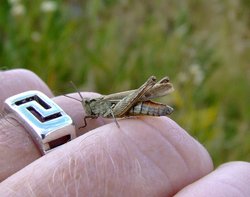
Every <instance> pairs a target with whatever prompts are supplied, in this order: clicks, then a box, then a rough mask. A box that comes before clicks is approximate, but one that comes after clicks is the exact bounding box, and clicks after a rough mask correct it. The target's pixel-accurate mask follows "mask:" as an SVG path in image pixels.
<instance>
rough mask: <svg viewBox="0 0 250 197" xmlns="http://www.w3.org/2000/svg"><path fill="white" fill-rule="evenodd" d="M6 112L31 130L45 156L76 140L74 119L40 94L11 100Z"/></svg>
mask: <svg viewBox="0 0 250 197" xmlns="http://www.w3.org/2000/svg"><path fill="white" fill-rule="evenodd" d="M4 110H5V111H6V112H7V113H8V114H10V116H11V117H12V118H14V119H16V120H17V121H18V122H19V123H20V124H22V125H23V126H24V127H25V128H26V129H27V131H28V132H29V134H30V135H31V136H32V139H33V140H34V142H35V144H36V145H37V147H38V148H39V150H40V152H41V154H42V155H44V154H47V153H48V152H50V151H51V150H54V149H55V148H57V147H58V146H60V145H63V144H65V143H66V142H68V141H71V140H72V139H74V138H75V137H76V133H75V126H74V124H73V121H72V119H71V118H70V117H69V116H68V115H67V114H66V113H65V112H64V111H63V110H62V109H61V108H60V107H59V106H58V105H57V104H56V103H54V102H53V101H52V100H51V99H49V98H48V97H47V96H46V95H45V94H43V93H41V92H39V91H36V90H32V91H27V92H23V93H21V94H17V95H15V96H11V97H9V98H7V99H6V100H5V102H4Z"/></svg>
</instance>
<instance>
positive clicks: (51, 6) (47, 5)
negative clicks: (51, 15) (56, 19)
mask: <svg viewBox="0 0 250 197" xmlns="http://www.w3.org/2000/svg"><path fill="white" fill-rule="evenodd" d="M40 9H41V10H42V11H43V12H53V11H55V10H57V3H56V2H55V1H43V2H42V4H41V6H40Z"/></svg>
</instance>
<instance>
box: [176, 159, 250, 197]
mask: <svg viewBox="0 0 250 197" xmlns="http://www.w3.org/2000/svg"><path fill="white" fill-rule="evenodd" d="M249 183H250V163H248V162H230V163H227V164H224V165H222V166H220V167H219V168H217V169H216V170H215V171H213V172H212V173H210V174H209V175H207V176H205V177H203V178H202V179H200V180H198V181H196V182H195V183H193V184H191V185H189V186H187V187H185V188H184V189H183V190H181V191H180V192H179V193H178V194H177V195H176V196H178V197H185V196H188V197H189V196H204V197H206V196H207V197H210V196H214V197H217V196H218V197H219V196H227V197H234V196H250V187H249Z"/></svg>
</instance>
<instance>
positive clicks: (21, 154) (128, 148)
mask: <svg viewBox="0 0 250 197" xmlns="http://www.w3.org/2000/svg"><path fill="white" fill-rule="evenodd" d="M0 84H1V85H0V91H1V95H0V105H3V101H4V100H5V99H6V98H8V97H9V96H12V95H14V94H17V93H20V92H23V91H27V90H31V89H36V90H39V91H42V92H44V93H45V94H47V95H48V96H49V97H51V98H52V99H53V100H54V101H55V102H56V103H57V104H58V105H59V106H61V107H62V108H63V109H64V110H65V112H66V113H68V114H69V115H70V116H71V117H72V119H73V120H74V122H75V124H76V128H77V134H78V137H77V138H76V139H75V140H73V141H71V142H70V143H68V144H66V145H63V146H61V147H60V148H58V149H57V150H54V151H53V152H51V153H49V154H47V155H45V156H43V157H41V155H40V153H39V151H38V150H37V148H36V146H35V144H34V143H33V141H32V139H31V137H30V136H29V134H28V132H27V131H25V129H24V128H23V127H22V126H21V125H18V123H17V122H16V121H15V120H12V119H8V116H6V114H4V113H3V112H2V118H1V122H0V123H1V125H0V142H1V143H0V166H1V170H0V179H1V180H2V182H1V183H0V196H28V195H30V196H51V195H53V196H65V195H68V196H77V195H78V196H105V195H106V196H164V197H166V196H173V195H176V196H249V195H250V188H249V182H250V165H249V163H247V162H230V163H227V164H224V165H222V166H220V167H219V168H217V169H215V170H214V169H213V163H212V161H211V158H210V155H209V153H208V152H207V151H206V149H205V148H204V147H203V146H202V145H201V144H200V143H199V142H197V141H196V140H195V139H194V138H193V137H192V136H190V135H189V134H188V133H187V132H186V131H185V130H183V129H182V128H181V127H180V126H178V124H177V123H175V122H174V121H173V120H171V119H169V118H166V117H160V118H158V117H157V118H155V117H141V118H132V119H124V120H118V121H119V125H120V128H118V127H117V126H116V125H115V123H114V122H113V120H105V119H101V118H98V119H93V120H89V121H88V125H87V127H85V128H84V129H78V128H80V127H81V126H82V124H83V118H84V115H85V113H84V110H83V108H82V105H81V103H80V102H78V101H76V100H73V99H70V98H66V97H65V96H58V97H54V96H53V94H52V93H51V91H50V90H49V88H48V87H47V86H46V84H45V83H44V82H43V81H42V80H41V79H39V77H37V76H36V75H35V74H34V73H31V72H30V71H26V70H11V71H4V72H0ZM82 95H83V97H84V98H90V97H91V98H94V97H98V96H99V95H98V94H96V93H84V92H83V93H82ZM70 96H73V97H75V98H77V99H79V96H78V94H77V93H73V94H70ZM1 107H2V106H1ZM176 113H177V112H176Z"/></svg>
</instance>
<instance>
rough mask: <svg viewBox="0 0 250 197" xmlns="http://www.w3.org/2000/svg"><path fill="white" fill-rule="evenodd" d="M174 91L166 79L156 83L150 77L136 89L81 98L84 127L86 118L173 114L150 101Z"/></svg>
mask: <svg viewBox="0 0 250 197" xmlns="http://www.w3.org/2000/svg"><path fill="white" fill-rule="evenodd" d="M173 90H174V88H173V85H172V84H171V83H170V82H169V79H168V77H164V78H163V79H161V80H160V81H158V82H157V81H156V77H154V76H151V77H149V79H148V80H147V81H146V82H145V83H144V84H143V85H142V86H141V87H139V88H138V89H135V90H129V91H125V92H119V93H115V94H110V95H102V96H100V97H97V98H91V99H86V98H83V97H82V96H81V94H80V93H79V95H80V97H81V99H82V100H81V103H82V105H83V107H84V109H85V112H86V116H85V117H84V125H83V126H82V127H85V126H86V125H87V122H86V119H87V118H98V117H103V118H114V119H115V122H116V124H117V126H118V127H119V125H118V123H117V121H116V118H123V117H129V116H166V115H169V114H171V113H172V112H173V108H172V107H170V106H168V105H165V104H162V103H157V102H153V101H151V100H150V99H153V98H158V97H162V96H165V95H167V94H169V93H171V92H172V91H173Z"/></svg>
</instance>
